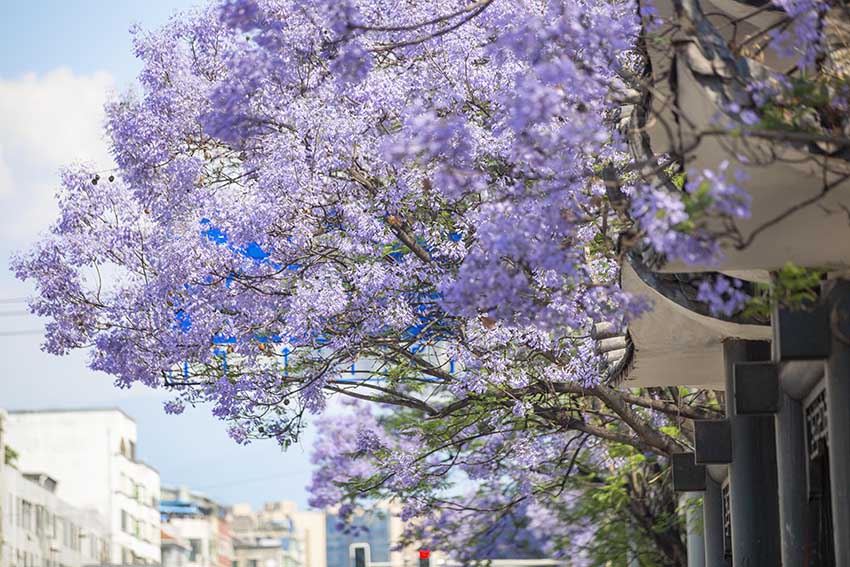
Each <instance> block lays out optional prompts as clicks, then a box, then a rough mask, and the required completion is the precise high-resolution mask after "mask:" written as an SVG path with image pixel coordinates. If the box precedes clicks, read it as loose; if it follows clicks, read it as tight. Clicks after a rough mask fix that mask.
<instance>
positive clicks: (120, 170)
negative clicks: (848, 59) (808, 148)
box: [14, 0, 844, 503]
mask: <svg viewBox="0 0 850 567" xmlns="http://www.w3.org/2000/svg"><path fill="white" fill-rule="evenodd" d="M693 4H694V2H693V1H692V0H681V1H679V0H677V1H676V2H674V5H675V7H676V13H677V17H685V16H682V14H691V15H692V11H691V12H689V11H688V10H690V9H691V8H689V7H691V6H692V5H693ZM776 4H777V5H778V6H779V7H781V8H782V9H784V10H786V12H787V14H788V16H789V20H788V22H787V24H786V25H784V26H779V27H776V28H775V29H774V34H773V37H772V41H773V42H774V43H775V44H776V45H780V46H783V47H784V48H785V49H786V51H787V50H788V49H792V50H795V56H797V57H798V58H799V60H800V66H799V68H801V69H805V68H809V67H811V66H813V65H815V62H816V59H815V55H816V54H817V52H818V51H817V49H818V46H819V41H820V37H819V31H818V29H819V27H818V22H819V21H820V16H822V14H823V13H824V10H823V9H822V8H821V7H818V8H817V10H815V9H814V8H812V0H795V1H793V2H791V1H788V0H782V1H777V2H776ZM808 8H811V9H808ZM689 17H690V16H689ZM659 22H660V16H659V15H658V14H657V12H656V11H655V10H654V9H653V8H652V6H651V5H650V4H649V3H648V2H645V3H643V4H642V5H641V6H640V9H639V6H638V5H637V4H636V2H635V1H634V0H605V1H599V0H522V1H513V0H512V1H503V0H477V1H474V2H471V3H470V2H468V1H465V0H464V1H461V0H439V1H434V2H412V1H411V2H397V1H385V0H344V1H332V0H229V1H226V2H220V3H217V4H214V5H212V6H210V7H208V8H206V9H203V10H199V11H197V12H195V13H192V14H189V15H186V16H184V17H180V18H175V19H174V20H173V21H172V22H171V23H169V24H168V25H167V26H166V27H165V28H164V29H162V30H160V31H158V32H156V33H144V32H141V31H136V32H135V34H136V36H135V46H136V53H137V55H138V56H139V57H140V58H141V59H142V60H143V62H144V68H143V71H142V73H141V75H140V77H139V79H140V82H141V86H142V91H141V93H139V94H136V93H129V94H126V95H125V96H123V97H121V98H120V99H118V100H116V101H114V102H113V103H111V104H110V105H109V107H108V132H109V135H110V139H111V147H112V153H113V156H114V159H115V162H116V163H117V168H116V169H115V170H114V171H110V172H108V173H107V172H96V171H92V170H91V169H90V168H88V167H86V166H74V167H71V168H69V169H68V170H66V171H65V172H64V174H63V177H62V189H61V191H60V193H59V200H60V217H59V219H58V220H57V221H56V223H55V224H54V225H53V226H52V228H51V231H50V234H49V235H47V236H46V237H45V238H43V239H42V240H41V241H40V242H39V243H37V244H36V245H35V247H34V248H33V249H32V250H31V251H29V252H27V253H25V254H22V255H20V256H19V257H18V258H17V259H16V261H15V266H14V268H15V270H16V273H17V275H18V276H19V277H21V278H24V279H33V280H34V281H35V282H36V285H37V289H38V297H37V298H36V299H35V300H34V301H33V303H32V309H33V310H34V312H36V313H38V314H40V315H43V316H46V317H48V318H49V323H48V325H47V340H46V343H45V348H46V349H47V350H48V351H50V352H53V353H56V354H63V353H65V352H67V351H69V350H71V349H76V348H83V347H90V348H91V352H92V358H91V366H92V368H94V369H97V370H102V371H105V372H107V373H110V374H112V375H114V376H115V377H116V380H117V383H118V384H119V385H120V386H128V385H130V384H131V383H134V382H141V383H144V384H147V385H149V386H152V387H164V388H168V389H170V390H172V391H174V392H175V395H176V397H175V399H174V400H172V401H170V402H169V403H167V404H166V411H169V412H179V411H182V409H183V407H184V406H185V405H186V404H187V403H189V404H193V403H195V402H200V401H209V402H212V403H213V405H214V409H213V411H214V413H215V414H216V415H218V416H219V417H221V418H223V419H227V420H229V421H231V422H232V428H231V434H232V436H233V437H234V438H235V439H236V440H237V441H240V442H242V441H246V440H247V439H249V438H251V437H254V436H272V437H276V438H277V439H279V440H280V441H281V443H282V444H284V445H287V444H288V443H290V442H291V441H292V439H293V438H294V437H295V436H296V435H297V433H298V431H299V428H300V427H301V418H302V416H303V414H304V413H305V412H313V413H319V412H321V411H322V409H323V408H324V407H325V401H326V396H327V395H328V394H331V393H343V394H347V395H348V396H350V397H355V398H361V399H363V400H369V401H373V402H380V403H384V404H391V405H394V406H397V407H401V408H406V409H407V410H410V411H412V412H418V414H417V415H419V416H421V417H423V418H425V417H428V418H434V419H442V418H446V419H448V418H451V419H455V418H457V419H458V420H459V421H456V422H453V424H454V425H453V426H457V432H458V434H460V432H463V431H466V434H472V431H471V430H468V428H469V427H472V423H467V424H466V425H464V423H463V415H464V414H463V412H464V411H467V410H468V409H469V408H470V407H477V408H478V410H477V411H476V412H473V413H474V414H475V415H476V418H475V419H474V420H473V422H474V423H476V424H480V423H483V417H482V416H483V413H482V412H484V411H493V416H492V417H491V418H490V420H489V422H488V423H489V425H487V427H488V428H489V429H488V430H487V435H486V436H487V437H493V439H495V440H493V441H482V443H485V444H486V443H492V444H491V445H488V446H487V451H491V452H495V453H493V454H494V455H495V454H498V452H499V450H500V449H499V448H500V447H503V446H504V447H507V446H510V447H511V453H512V454H514V455H523V456H524V457H523V458H526V459H531V460H532V461H534V463H535V466H537V465H540V466H541V467H542V468H541V471H544V472H541V473H540V474H541V475H543V474H547V475H549V477H550V479H551V478H557V477H558V475H560V474H562V473H563V469H561V468H558V467H561V466H563V465H564V464H565V462H564V461H563V459H561V458H558V459H556V461H557V462H558V466H557V467H555V468H554V469H551V470H548V472H546V470H545V469H546V467H545V466H543V464H544V463H545V462H547V459H551V458H554V456H555V455H560V454H561V453H562V452H564V451H565V447H566V446H568V445H569V444H570V443H573V442H574V440H575V438H576V437H575V435H574V433H575V432H576V431H578V432H581V433H582V434H584V435H592V436H596V437H599V438H601V439H607V440H609V441H615V442H617V443H623V444H627V445H631V446H632V447H633V448H634V449H635V450H637V451H638V452H640V453H641V454H643V453H647V454H649V453H657V454H669V453H670V452H672V451H674V450H677V449H678V448H680V447H681V439H678V438H677V435H673V434H668V433H665V432H663V431H660V430H659V427H661V426H662V425H664V424H665V423H667V422H665V421H664V418H661V417H659V415H660V414H671V415H676V416H678V417H677V419H679V417H686V418H687V417H690V418H693V417H700V416H705V415H707V413H706V412H708V413H710V412H711V411H712V410H711V409H706V408H704V407H696V408H691V409H688V406H687V405H685V407H684V409H683V406H682V404H681V403H678V402H677V403H674V404H670V403H668V401H667V400H666V399H664V397H663V396H659V395H656V394H648V395H643V394H623V393H620V392H617V391H615V390H614V389H612V388H610V387H609V386H607V385H606V384H604V383H602V382H604V380H603V378H604V377H605V376H606V373H605V362H604V359H603V357H602V356H600V355H599V354H598V353H597V352H596V349H595V343H594V341H593V339H592V338H591V334H592V333H591V331H592V329H593V328H594V327H595V326H596V325H598V324H600V323H613V324H614V325H615V326H622V325H624V324H625V323H626V322H627V321H628V320H629V319H630V318H632V317H636V316H639V315H640V314H641V313H642V312H643V310H645V309H646V308H647V307H648V306H647V305H646V303H645V302H644V301H641V300H638V299H636V298H632V297H630V296H629V295H628V294H627V293H625V292H624V291H623V290H622V289H621V288H620V286H619V283H618V278H619V270H620V267H621V266H622V264H623V262H624V261H627V258H628V257H629V255H630V254H636V253H647V254H650V255H654V256H655V257H662V258H665V259H669V260H677V261H681V262H684V263H686V264H689V263H690V264H698V265H707V264H710V263H711V262H712V261H713V260H715V259H716V258H717V257H718V256H719V255H720V253H721V252H720V247H719V242H720V241H721V239H722V238H723V237H728V236H730V235H729V234H728V233H729V232H730V231H729V230H727V229H728V227H729V226H732V225H733V221H734V220H735V219H740V218H746V217H747V216H748V215H750V212H751V211H750V200H749V198H748V196H747V195H746V193H745V192H744V191H743V190H742V189H741V185H742V183H743V178H742V177H741V175H740V174H738V173H737V172H735V171H733V170H729V169H727V165H726V164H721V166H720V167H719V168H718V169H717V170H706V171H702V172H687V171H684V170H683V168H684V166H683V163H682V161H681V159H680V158H681V156H678V155H670V156H661V157H655V156H646V155H644V153H645V152H644V153H641V152H639V151H636V150H635V142H634V139H632V138H631V137H630V132H629V129H628V128H627V127H625V126H624V124H626V125H627V124H628V123H629V121H630V120H631V117H632V116H633V115H634V114H635V113H636V112H638V111H640V110H641V109H642V110H643V111H645V110H646V108H643V107H641V104H644V103H645V101H646V99H645V95H646V93H647V92H648V87H647V85H646V83H645V81H643V80H642V77H644V76H645V75H646V65H647V61H646V58H645V53H646V46H647V42H648V38H651V34H652V30H655V29H657V28H658V26H659V25H660V23H659ZM793 30H797V31H799V35H800V37H801V38H802V40H803V41H800V42H796V43H789V41H788V39H789V33H792V32H793ZM656 39H658V38H656ZM662 44H663V42H662ZM792 87H793V85H791V84H790V83H789V81H787V80H786V78H784V76H783V75H782V74H775V76H772V77H768V78H766V79H765V80H764V81H762V82H759V83H754V84H753V85H752V86H751V88H750V95H748V96H750V100H749V101H748V103H747V105H746V108H744V107H742V106H741V105H740V104H738V105H737V106H736V107H734V108H733V107H732V106H730V107H729V113H728V116H732V117H733V118H734V117H736V116H737V119H736V120H737V121H735V120H733V122H734V123H733V124H731V125H722V126H723V128H727V129H728V130H734V131H736V132H737V131H738V130H736V129H740V128H741V127H742V125H743V126H747V127H749V126H753V125H755V124H762V123H765V120H767V118H768V117H769V115H770V112H774V111H775V109H774V108H773V107H772V106H771V104H774V103H775V102H776V101H777V100H781V96H779V94H778V93H779V92H785V93H786V95H787V92H788V89H791V88H792ZM842 100H844V99H842V98H841V97H840V96H838V95H836V96H835V97H834V100H833V106H835V107H840V105H841V101H842ZM736 104H737V103H736ZM774 114H775V113H774ZM728 116H727V118H728ZM648 171H649V173H647V172H648ZM101 174H102V175H101ZM718 226H720V227H721V230H718V229H717V227H718ZM732 232H733V231H732ZM732 236H734V233H733V234H732ZM699 299H700V300H701V301H704V302H706V303H707V304H708V305H709V308H710V309H711V310H712V311H713V312H717V313H723V314H725V315H730V314H732V313H734V312H736V311H738V310H740V308H741V305H742V303H743V302H744V301H745V300H746V296H745V295H744V291H743V290H742V286H741V285H740V284H739V283H732V282H729V281H727V280H726V279H724V278H723V277H722V276H718V277H716V278H711V279H709V280H707V281H706V282H704V283H703V284H702V285H700V287H699ZM586 396H590V397H592V398H593V399H594V400H595V401H594V402H593V403H594V404H597V403H601V404H602V405H603V406H605V411H604V412H602V411H600V410H599V408H598V407H596V406H594V405H592V404H591V406H592V407H591V408H590V409H592V410H593V411H594V412H596V413H597V414H599V415H598V416H597V417H596V418H594V419H598V420H599V421H597V422H595V423H594V422H592V421H588V420H585V419H579V418H577V417H576V416H577V415H578V416H580V413H581V412H582V411H585V410H587V409H588V407H585V406H583V405H582V404H581V403H579V402H578V401H577V400H579V399H580V398H582V397H586ZM565 400H566V401H565ZM692 402H693V403H694V404H695V405H696V406H700V405H706V404H708V405H711V404H710V403H709V402H711V396H710V395H707V394H706V395H702V394H701V395H699V396H697V397H695V398H693V399H692ZM565 407H567V408H569V411H567V412H566V413H564V412H565V410H564V408H565ZM635 408H639V409H638V410H636V409H635ZM399 411H401V410H399ZM457 412H460V416H461V417H457V416H458V415H459V414H458V413H457ZM570 412H572V413H570ZM652 412H655V413H652ZM683 412H684V413H683ZM470 415H472V414H470ZM594 415H595V414H594ZM361 417H362V419H370V418H369V417H368V416H366V415H365V414H364V415H363V416H361ZM532 418H533V419H532ZM614 419H616V420H619V421H622V422H623V424H625V425H624V428H625V429H618V428H617V427H615V426H614V425H612V422H613V420H614ZM530 420H538V421H536V423H537V425H536V427H538V428H540V427H542V428H544V429H545V428H546V427H549V428H554V430H555V431H557V433H553V434H552V440H551V442H550V441H542V440H541V441H534V442H532V438H531V437H529V436H528V435H522V434H520V433H517V432H516V431H519V430H520V429H522V428H521V427H519V426H518V425H517V424H520V423H524V425H523V427H525V428H526V429H529V427H528V424H529V422H530ZM500 424H501V426H506V429H507V431H510V433H503V434H499V435H496V436H494V435H493V431H499V430H500ZM510 424H514V425H510ZM376 427H377V426H376ZM475 427H479V425H475ZM502 428H503V429H504V428H505V427H502ZM327 429H328V431H331V430H334V427H333V426H332V425H331V424H328V427H327ZM378 429H380V428H378ZM530 429H531V430H534V431H537V429H535V428H530ZM433 433H434V432H433V431H431V432H430V433H429V432H428V431H427V428H425V429H424V430H423V432H422V435H424V437H422V438H418V437H414V438H413V439H415V441H411V445H409V446H408V445H404V443H402V442H400V441H395V442H394V443H397V444H398V445H397V446H395V447H393V448H392V451H393V452H394V453H395V457H396V458H397V461H398V462H397V463H396V465H397V466H396V470H395V472H394V473H393V474H394V475H395V479H394V480H393V481H392V482H397V483H399V484H398V486H396V487H395V489H396V490H414V489H415V488H416V487H417V486H418V485H419V482H420V480H421V478H422V477H417V476H416V475H415V474H414V473H413V472H412V471H414V470H416V467H414V466H412V465H411V463H413V462H414V461H416V462H417V463H419V462H424V463H425V464H427V465H428V466H430V467H437V469H440V468H441V467H443V468H446V467H448V468H450V466H449V465H446V464H445V463H442V464H441V461H433V462H432V461H429V460H428V459H427V458H420V457H422V455H418V456H417V455H416V453H417V451H418V450H419V449H421V447H420V446H417V445H416V443H417V442H419V441H422V442H423V443H425V446H427V445H428V444H429V443H435V442H436V441H435V440H436V439H438V437H439V436H436V435H433ZM479 433H480V432H479ZM341 434H342V432H340V435H341ZM476 435H477V434H476ZM544 437H545V436H544ZM542 438H543V437H541V439H542ZM535 439H536V434H535ZM423 440H424V441H423ZM388 443H389V442H388V441H386V440H382V439H381V438H380V437H379V433H378V432H376V431H373V432H372V433H369V431H368V429H367V430H364V432H363V434H362V435H361V436H360V437H358V438H356V439H349V440H348V441H346V443H342V444H339V443H337V444H334V445H333V446H332V447H329V449H331V448H332V449H334V450H333V451H328V452H327V454H326V455H325V457H321V456H320V457H318V459H319V460H320V461H321V460H322V459H328V460H327V462H325V463H324V464H325V465H328V463H333V462H334V459H335V458H342V456H343V455H347V457H346V458H349V457H350V456H351V455H352V454H361V453H362V454H367V455H368V454H371V453H370V452H372V453H374V452H375V451H378V452H379V453H380V451H382V450H383V451H388V450H390V449H388V448H387V447H389V445H388ZM349 445H351V446H349ZM450 445H451V444H450ZM452 446H454V445H452ZM470 446H471V447H477V445H476V444H472V445H470ZM437 452H439V451H437ZM435 454H436V453H435ZM458 454H459V453H458ZM455 456H457V455H455ZM375 458H378V457H375ZM382 458H383V457H382ZM435 458H436V457H435ZM512 458H514V457H512ZM423 459H424V460H423ZM378 460H379V461H380V462H382V463H383V464H384V465H387V461H386V460H381V459H378ZM375 462H377V461H373V462H372V465H369V464H368V463H362V464H358V465H357V467H361V466H362V467H366V468H363V469H354V470H355V472H356V471H360V472H362V473H363V475H365V476H369V475H370V474H371V473H370V472H369V470H370V469H368V467H369V466H374V463H375ZM494 462H501V460H500V459H495V461H494ZM567 462H568V461H567ZM597 462H601V461H597ZM516 463H525V464H515V465H511V467H513V468H510V467H509V468H510V470H514V471H518V470H520V469H522V468H523V467H524V466H527V465H528V462H527V461H522V459H520V461H516ZM352 466H354V465H353V464H352ZM467 468H469V470H467V471H466V472H467V474H471V475H473V476H476V475H479V474H481V471H479V470H478V469H475V468H474V467H471V468H470V467H467ZM332 469H333V466H331V468H330V469H327V470H330V471H331V473H332V472H333V470H332ZM473 469H474V470H473ZM569 469H571V467H569V468H568V469H567V470H569ZM323 470H324V469H323ZM367 473H368V474H367ZM411 475H412V476H411ZM320 476H321V475H320ZM355 476H356V475H355ZM491 480H493V482H496V481H497V480H498V479H497V478H496V477H493V479H491ZM338 481H340V479H338V478H336V477H334V476H333V474H331V476H330V477H328V478H327V479H326V482H319V483H318V484H317V485H316V490H317V494H319V495H320V496H317V498H319V499H320V500H321V502H322V503H329V502H331V501H332V500H334V499H337V500H338V499H341V498H342V493H341V492H338V493H335V492H334V490H335V488H334V487H335V486H338V484H339V482H338ZM541 482H542V481H541ZM531 484H534V483H531ZM531 484H523V483H520V485H521V486H517V487H515V490H517V491H519V493H527V492H528V491H529V490H530V491H534V488H533V487H532V486H531ZM538 484H539V483H538ZM544 484H545V483H544ZM414 491H415V490H414ZM559 494H560V492H559Z"/></svg>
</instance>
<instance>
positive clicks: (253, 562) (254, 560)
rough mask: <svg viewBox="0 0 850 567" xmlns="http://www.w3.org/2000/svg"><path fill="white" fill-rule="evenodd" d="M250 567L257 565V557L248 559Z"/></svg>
mask: <svg viewBox="0 0 850 567" xmlns="http://www.w3.org/2000/svg"><path fill="white" fill-rule="evenodd" d="M248 567H257V560H256V559H249V560H248Z"/></svg>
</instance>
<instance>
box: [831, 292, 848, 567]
mask: <svg viewBox="0 0 850 567" xmlns="http://www.w3.org/2000/svg"><path fill="white" fill-rule="evenodd" d="M827 298H828V301H829V304H830V309H829V326H830V335H831V338H830V347H831V348H830V351H831V352H830V355H829V359H828V362H827V368H826V407H827V412H828V416H829V417H828V419H827V432H828V437H829V477H830V489H831V492H832V530H833V537H834V541H835V564H836V565H850V281H848V280H835V281H833V282H830V284H829V288H828V293H827Z"/></svg>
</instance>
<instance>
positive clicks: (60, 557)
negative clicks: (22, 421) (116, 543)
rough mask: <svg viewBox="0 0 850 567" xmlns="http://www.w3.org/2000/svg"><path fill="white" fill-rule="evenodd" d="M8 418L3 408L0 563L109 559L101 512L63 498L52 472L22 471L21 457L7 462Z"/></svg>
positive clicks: (72, 566)
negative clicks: (19, 462)
mask: <svg viewBox="0 0 850 567" xmlns="http://www.w3.org/2000/svg"><path fill="white" fill-rule="evenodd" d="M5 421H6V414H5V412H3V411H2V410H0V567H30V566H44V567H54V566H57V567H58V566H62V567H81V566H83V565H94V564H99V563H101V561H104V560H106V559H108V540H107V537H106V534H107V530H106V521H105V519H104V518H103V517H102V516H100V515H99V514H98V513H97V512H96V511H94V510H91V509H89V510H82V509H80V508H77V507H75V506H72V505H71V504H69V503H67V502H65V501H63V500H61V499H60V498H59V497H58V496H57V495H56V489H57V486H58V483H57V481H56V480H55V479H53V478H51V477H50V476H48V475H46V474H43V473H30V472H26V473H25V472H21V470H20V469H19V468H18V467H17V466H16V462H17V461H18V458H15V457H13V458H11V459H9V461H8V462H7V461H6V459H5V454H6V450H5V438H4V437H5V436H4V426H5ZM13 449H14V447H13ZM16 453H18V452H17V451H16ZM18 455H20V453H18Z"/></svg>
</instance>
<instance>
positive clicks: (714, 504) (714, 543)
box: [702, 476, 731, 567]
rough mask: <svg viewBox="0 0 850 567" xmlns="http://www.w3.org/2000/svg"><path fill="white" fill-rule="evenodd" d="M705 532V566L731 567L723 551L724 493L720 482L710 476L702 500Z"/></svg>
mask: <svg viewBox="0 0 850 567" xmlns="http://www.w3.org/2000/svg"><path fill="white" fill-rule="evenodd" d="M702 524H703V529H704V534H705V567H730V566H731V563H730V562H729V561H728V560H727V559H726V557H725V555H724V553H723V495H722V494H721V492H720V483H719V482H716V481H715V480H714V479H712V478H711V477H710V476H709V477H708V478H706V481H705V492H704V493H703V501H702Z"/></svg>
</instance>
